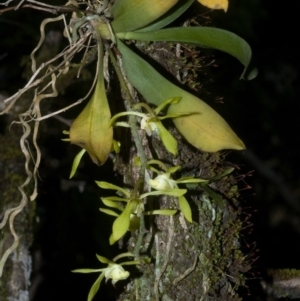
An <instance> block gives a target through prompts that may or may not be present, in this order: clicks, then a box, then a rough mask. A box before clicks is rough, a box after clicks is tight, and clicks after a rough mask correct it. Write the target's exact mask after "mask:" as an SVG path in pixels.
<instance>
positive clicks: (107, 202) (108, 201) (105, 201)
mask: <svg viewBox="0 0 300 301" xmlns="http://www.w3.org/2000/svg"><path fill="white" fill-rule="evenodd" d="M116 198H117V197H116ZM101 201H102V202H103V204H104V205H106V206H107V207H110V208H116V209H118V210H120V211H123V209H124V208H123V207H122V206H120V205H119V204H118V203H116V202H115V201H113V200H111V199H109V198H101Z"/></svg>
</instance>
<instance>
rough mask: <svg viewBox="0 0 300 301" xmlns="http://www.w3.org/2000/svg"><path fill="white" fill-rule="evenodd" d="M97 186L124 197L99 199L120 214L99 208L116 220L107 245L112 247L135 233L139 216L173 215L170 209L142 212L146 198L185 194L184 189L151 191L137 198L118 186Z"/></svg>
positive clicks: (173, 211) (173, 212)
mask: <svg viewBox="0 0 300 301" xmlns="http://www.w3.org/2000/svg"><path fill="white" fill-rule="evenodd" d="M96 183H97V185H98V186H99V187H101V188H103V189H113V190H117V191H118V192H119V193H121V194H122V195H124V197H116V196H111V197H103V198H101V200H102V202H103V203H104V204H105V205H106V206H107V207H110V208H114V209H117V210H119V211H121V213H120V214H118V213H117V212H115V211H114V210H111V209H107V208H100V211H101V212H104V213H106V214H109V215H112V216H116V217H117V218H116V220H115V221H114V223H113V227H112V234H111V236H110V238H109V243H110V244H111V245H112V244H114V243H115V242H116V241H118V240H119V239H120V238H121V237H122V236H123V235H125V233H126V232H127V231H128V230H130V231H135V230H137V229H138V228H139V218H140V216H141V214H144V215H153V214H162V215H174V214H175V213H176V211H177V210H172V209H161V210H152V211H150V212H144V209H145V208H144V199H145V198H146V197H148V196H154V195H169V196H176V197H179V196H182V195H183V194H185V193H186V191H187V190H186V189H178V188H177V189H174V188H172V189H165V190H164V191H151V192H147V193H143V194H141V195H139V196H136V195H134V193H131V192H129V191H128V190H126V189H124V188H121V187H119V186H116V185H113V184H110V183H107V182H96ZM117 202H125V203H126V206H125V207H123V206H121V205H119V204H118V203H117Z"/></svg>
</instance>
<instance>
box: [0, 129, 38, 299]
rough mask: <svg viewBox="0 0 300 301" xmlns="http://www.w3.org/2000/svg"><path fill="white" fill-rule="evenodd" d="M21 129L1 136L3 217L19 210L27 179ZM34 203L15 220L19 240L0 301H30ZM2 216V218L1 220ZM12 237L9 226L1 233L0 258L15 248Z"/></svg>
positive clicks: (2, 280)
mask: <svg viewBox="0 0 300 301" xmlns="http://www.w3.org/2000/svg"><path fill="white" fill-rule="evenodd" d="M19 140H20V126H19V125H16V124H15V125H13V126H12V127H11V129H10V130H9V129H7V130H6V132H5V134H4V135H0V145H1V146H2V148H1V152H0V166H1V167H0V169H1V183H0V190H1V198H0V208H1V213H2V214H3V215H4V212H5V211H6V210H7V209H9V208H13V207H17V206H18V205H19V203H20V201H21V199H22V196H21V194H20V192H19V190H18V187H19V186H20V185H21V184H22V183H23V182H24V180H25V179H26V176H25V172H24V162H25V160H24V155H23V153H22V152H21V150H20V148H19ZM34 207H35V205H34V203H29V205H28V206H27V207H26V208H25V209H24V210H23V211H22V212H21V213H20V214H19V215H18V216H17V217H16V218H15V221H14V228H15V231H16V232H17V233H18V235H19V237H20V238H21V239H20V242H19V246H18V248H17V249H16V250H15V251H14V252H13V253H12V255H11V256H10V257H9V258H8V260H7V262H6V264H5V266H4V270H3V275H2V277H1V278H0V299H1V300H3V301H28V300H29V285H30V274H31V261H32V260H31V255H30V252H29V248H30V245H31V243H32V236H33V234H32V217H33V214H34ZM2 218H3V216H1V220H2ZM12 243H13V237H12V235H11V231H10V229H9V227H8V225H6V226H5V228H4V229H3V231H1V238H0V258H2V255H3V253H4V252H5V251H6V250H7V249H8V248H9V247H10V246H11V245H12Z"/></svg>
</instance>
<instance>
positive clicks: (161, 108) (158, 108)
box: [154, 97, 181, 118]
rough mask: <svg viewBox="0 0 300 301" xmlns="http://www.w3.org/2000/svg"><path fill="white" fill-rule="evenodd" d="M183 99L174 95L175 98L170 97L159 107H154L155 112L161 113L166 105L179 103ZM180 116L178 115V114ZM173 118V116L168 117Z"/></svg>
mask: <svg viewBox="0 0 300 301" xmlns="http://www.w3.org/2000/svg"><path fill="white" fill-rule="evenodd" d="M180 100H181V97H174V98H169V99H167V100H165V101H164V102H163V103H161V104H160V105H159V106H157V108H155V109H154V112H155V114H156V115H158V114H159V113H160V111H162V110H163V109H164V108H165V107H166V106H168V105H170V104H175V103H178V102H179V101H180ZM176 117H178V116H176ZM168 118H171V117H168Z"/></svg>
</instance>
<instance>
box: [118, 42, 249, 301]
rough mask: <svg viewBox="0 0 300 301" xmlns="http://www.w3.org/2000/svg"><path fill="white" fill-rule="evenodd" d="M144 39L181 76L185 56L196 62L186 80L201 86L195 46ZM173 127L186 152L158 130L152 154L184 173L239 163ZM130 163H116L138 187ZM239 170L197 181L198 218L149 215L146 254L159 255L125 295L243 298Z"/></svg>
mask: <svg viewBox="0 0 300 301" xmlns="http://www.w3.org/2000/svg"><path fill="white" fill-rule="evenodd" d="M138 46H139V47H140V48H141V49H142V50H143V51H144V52H145V53H147V54H148V55H149V53H150V56H151V57H152V58H154V59H155V60H156V61H157V62H159V63H160V64H161V65H162V66H164V69H165V70H167V71H168V72H169V73H171V74H172V76H173V77H174V78H175V77H177V79H178V78H180V74H182V73H180V72H181V71H182V68H183V66H185V65H184V64H183V62H182V59H185V60H189V59H190V60H191V62H190V67H189V68H190V69H188V68H187V67H186V66H185V67H184V68H187V69H186V70H187V72H186V73H185V74H186V82H188V84H189V86H190V88H191V87H192V88H194V87H196V86H198V85H197V82H196V77H197V75H196V73H195V72H194V71H193V69H192V66H193V64H192V61H193V60H196V59H197V60H199V57H198V56H197V52H196V51H195V49H190V51H189V50H188V56H183V57H181V56H177V55H176V52H175V51H174V49H176V47H174V45H173V46H172V45H170V44H168V43H159V44H155V43H153V44H151V45H146V46H145V45H138ZM157 49H159V51H157ZM162 50H163V51H162ZM170 62H171V63H170ZM189 71H191V72H189ZM170 131H171V132H172V133H173V135H174V136H175V137H176V138H177V140H178V142H179V155H178V156H177V157H175V158H174V157H173V156H171V155H170V154H168V153H167V152H166V151H165V150H164V147H163V145H162V144H161V142H160V140H159V139H157V138H156V137H153V138H152V139H148V138H146V137H145V136H143V144H144V147H145V152H146V153H147V154H148V155H149V158H150V157H153V158H155V159H158V160H161V161H163V162H164V163H166V164H168V165H169V166H175V165H180V166H181V169H180V170H179V172H177V173H176V178H180V177H182V176H194V177H200V178H204V179H213V178H214V177H217V176H220V175H222V174H223V173H224V172H225V171H226V170H228V169H229V168H230V167H232V166H230V164H229V163H227V162H226V161H225V155H223V154H222V153H215V154H208V153H202V152H200V151H198V150H196V149H194V148H193V147H191V146H189V145H188V144H187V143H186V141H184V140H183V139H182V138H181V136H180V135H179V134H178V133H177V132H176V130H175V129H174V128H173V127H172V125H171V123H170ZM136 155H137V154H136V152H135V149H134V148H132V149H131V151H130V159H129V162H133V157H134V156H136ZM130 166H133V165H132V164H130V163H127V164H126V162H125V164H124V162H122V163H120V161H119V162H118V163H117V164H116V168H117V169H118V170H119V171H121V173H123V174H124V182H125V183H127V184H129V185H131V186H132V187H133V186H134V183H135V182H136V180H137V178H138V171H137V168H136V167H130ZM130 168H131V170H130ZM235 176H236V175H235V174H234V173H233V174H229V175H226V176H223V177H222V176H221V177H220V179H218V180H214V181H211V182H210V184H209V185H208V186H209V187H208V188H207V187H203V186H200V185H194V186H193V185H191V186H189V192H188V194H187V198H188V201H189V203H190V206H191V207H192V211H193V223H192V224H190V223H188V222H187V221H186V220H185V219H184V217H183V215H182V214H181V213H180V214H177V215H175V216H173V217H169V216H161V215H159V216H156V217H155V218H151V219H149V220H148V221H147V222H146V230H145V234H144V237H143V244H142V249H141V254H142V255H147V256H149V257H150V258H151V260H152V261H151V263H150V264H145V265H142V266H141V267H140V268H139V269H138V271H136V273H135V272H134V271H132V272H131V276H132V279H135V280H134V282H133V283H129V284H128V285H127V288H126V291H125V292H124V293H123V294H122V295H121V296H120V298H119V299H118V300H119V301H128V300H155V301H159V300H161V301H182V300H186V301H192V300H206V301H208V300H214V301H216V300H220V301H221V300H222V301H223V300H241V299H240V296H239V294H238V293H237V291H238V289H239V288H240V287H243V286H244V285H245V276H244V273H245V272H247V271H248V270H249V269H250V263H249V260H248V258H247V257H246V256H245V255H244V254H243V253H242V251H241V244H240V235H241V229H242V227H243V221H242V214H241V208H240V205H239V192H238V187H237V181H236V178H235ZM148 204H149V201H148ZM151 206H153V207H160V208H178V206H177V202H176V199H172V198H171V199H170V198H167V197H162V198H160V200H159V202H158V201H157V200H154V201H153V204H152V203H151ZM150 209H151V208H150ZM137 239H138V234H137V233H134V234H132V236H131V238H130V239H129V241H128V249H129V251H132V252H133V251H134V248H135V245H136V242H137ZM246 258H247V259H246Z"/></svg>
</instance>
